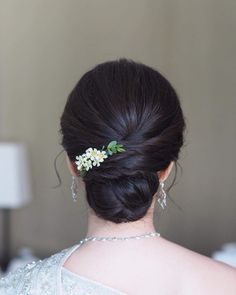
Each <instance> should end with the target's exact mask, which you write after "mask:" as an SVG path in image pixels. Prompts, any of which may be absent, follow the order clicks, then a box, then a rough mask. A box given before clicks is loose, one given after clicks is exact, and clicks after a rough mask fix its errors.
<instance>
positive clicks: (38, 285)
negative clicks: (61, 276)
mask: <svg viewBox="0 0 236 295" xmlns="http://www.w3.org/2000/svg"><path fill="white" fill-rule="evenodd" d="M72 248H73V247H70V248H66V249H63V250H61V251H59V252H57V253H55V254H53V255H51V256H49V257H47V258H45V259H43V260H38V261H32V262H30V263H28V264H26V265H25V266H23V267H20V268H18V269H17V270H15V271H13V272H10V273H8V274H7V275H6V276H5V277H3V278H1V279H0V294H4V295H13V294H14V295H16V294H22V295H25V294H29V292H30V291H31V292H32V290H37V291H38V290H40V291H42V292H44V291H45V290H44V289H43V288H49V285H50V284H51V285H52V286H51V287H52V288H51V289H54V288H55V286H54V284H55V285H56V281H57V278H56V274H57V268H58V266H59V265H60V262H61V260H62V259H63V257H65V256H66V254H67V253H69V252H70V251H71V249H72ZM39 294H41V293H39ZM42 294H44V293H42Z"/></svg>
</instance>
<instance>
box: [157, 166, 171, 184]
mask: <svg viewBox="0 0 236 295" xmlns="http://www.w3.org/2000/svg"><path fill="white" fill-rule="evenodd" d="M173 165H174V161H171V162H170V164H169V166H168V167H167V168H166V169H165V170H162V171H158V178H159V180H160V182H164V181H165V180H166V179H167V178H168V176H169V174H170V172H171V170H172V168H173Z"/></svg>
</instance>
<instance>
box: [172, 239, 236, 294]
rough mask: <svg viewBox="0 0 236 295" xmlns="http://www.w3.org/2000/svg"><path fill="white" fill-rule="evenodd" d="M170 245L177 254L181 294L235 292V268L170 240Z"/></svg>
mask: <svg viewBox="0 0 236 295" xmlns="http://www.w3.org/2000/svg"><path fill="white" fill-rule="evenodd" d="M170 247H172V248H173V249H175V251H173V254H174V253H176V254H177V255H178V260H179V267H180V268H181V269H180V272H181V273H182V275H181V278H182V280H181V281H182V290H183V292H182V293H183V294H192V295H194V294H214V295H218V294H219V295H220V294H228V295H231V294H232V295H234V294H236V268H234V267H232V266H230V265H228V264H226V263H223V262H220V261H216V260H214V259H212V258H210V257H208V256H205V255H203V254H200V253H197V252H194V251H192V250H190V249H188V248H185V247H183V246H180V245H177V244H175V243H172V242H170ZM222 290H224V291H222ZM222 292H223V293H222Z"/></svg>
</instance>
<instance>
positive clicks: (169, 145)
mask: <svg viewBox="0 0 236 295" xmlns="http://www.w3.org/2000/svg"><path fill="white" fill-rule="evenodd" d="M184 128H185V121H184V117H183V113H182V109H181V106H180V101H179V99H178V96H177V94H176V92H175V90H174V88H173V87H172V85H171V84H170V82H169V81H168V80H167V79H166V78H164V77H163V76H162V75H161V74H160V73H159V72H158V71H157V70H155V69H153V68H151V67H149V66H147V65H144V64H142V63H138V62H134V61H133V60H130V59H129V60H128V59H125V58H121V59H118V60H115V61H108V62H104V63H101V64H99V65H97V66H96V67H94V68H93V69H91V70H89V71H88V72H86V73H85V74H84V75H83V76H82V78H81V79H80V80H79V82H78V83H77V85H76V86H75V88H74V89H73V90H72V92H71V93H70V95H69V97H68V100H67V103H66V106H65V109H64V112H63V114H62V116H61V133H62V145H63V147H64V149H65V150H66V152H67V154H68V156H69V158H70V160H71V161H72V162H74V161H76V159H75V158H76V156H77V155H78V154H83V153H84V151H85V150H86V149H87V148H88V147H93V148H97V149H100V147H102V146H103V145H105V146H106V145H107V144H108V143H109V142H110V141H111V140H117V142H118V143H119V144H122V145H123V146H124V148H125V150H126V151H125V152H122V153H117V154H113V155H112V156H110V157H108V158H107V159H105V160H104V162H102V163H101V165H100V166H99V167H96V166H94V167H93V168H92V169H90V170H89V171H88V172H87V173H86V175H85V176H84V177H83V179H84V182H85V187H86V193H87V194H86V197H87V201H88V204H89V206H90V207H91V208H92V209H93V211H94V212H95V214H96V215H97V216H99V217H101V218H103V219H105V220H109V221H113V222H115V223H121V222H128V221H135V220H138V219H140V218H142V217H144V216H145V214H146V213H147V210H148V208H149V207H150V205H151V203H152V198H153V195H154V194H155V192H156V191H157V189H158V186H159V179H158V175H157V172H158V171H161V170H164V169H166V168H167V167H168V166H169V164H170V162H171V161H175V162H176V161H177V159H178V155H179V151H180V148H181V146H182V145H183V131H184Z"/></svg>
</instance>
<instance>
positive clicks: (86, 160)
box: [75, 140, 125, 177]
mask: <svg viewBox="0 0 236 295" xmlns="http://www.w3.org/2000/svg"><path fill="white" fill-rule="evenodd" d="M104 147H105V146H103V147H102V150H98V149H96V148H91V147H90V148H88V149H87V150H86V151H85V153H83V154H82V155H79V156H76V157H75V158H76V160H77V161H75V164H76V165H77V169H78V170H79V171H80V176H81V177H83V176H84V175H85V174H86V172H87V171H88V170H89V169H91V168H92V167H93V166H97V167H98V166H100V163H102V162H103V161H104V159H106V158H107V157H108V156H111V155H112V154H113V153H115V154H116V153H118V152H124V151H125V149H124V148H123V145H122V144H117V141H116V140H113V141H111V142H110V143H109V144H108V146H107V149H106V150H104Z"/></svg>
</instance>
